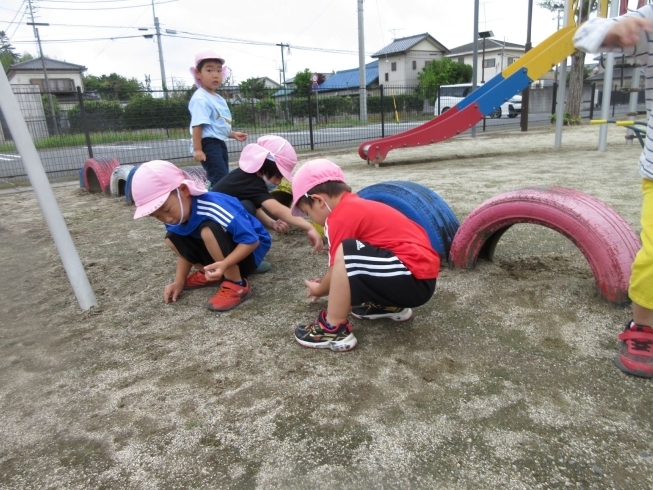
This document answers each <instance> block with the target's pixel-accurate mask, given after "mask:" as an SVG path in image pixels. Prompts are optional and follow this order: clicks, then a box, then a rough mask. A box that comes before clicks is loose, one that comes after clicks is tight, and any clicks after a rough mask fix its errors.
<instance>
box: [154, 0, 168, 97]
mask: <svg viewBox="0 0 653 490" xmlns="http://www.w3.org/2000/svg"><path fill="white" fill-rule="evenodd" d="M152 16H153V17H154V28H155V29H156V42H157V44H158V45H159V66H160V67H161V88H162V89H163V94H164V96H165V98H166V99H167V98H168V87H166V70H165V68H164V66H163V48H162V47H161V29H160V28H159V18H158V17H157V16H156V12H155V11H154V0H152Z"/></svg>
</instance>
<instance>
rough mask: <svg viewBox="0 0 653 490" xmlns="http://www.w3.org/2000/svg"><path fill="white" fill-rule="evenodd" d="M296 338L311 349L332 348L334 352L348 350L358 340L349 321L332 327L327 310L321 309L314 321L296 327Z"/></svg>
mask: <svg viewBox="0 0 653 490" xmlns="http://www.w3.org/2000/svg"><path fill="white" fill-rule="evenodd" d="M295 340H296V341H297V342H299V343H300V344H301V345H303V346H304V347H310V348H311V349H331V350H332V351H334V352H346V351H348V350H352V349H353V348H354V347H356V344H357V343H358V341H357V340H356V337H354V334H353V333H352V328H351V325H350V324H349V321H347V320H345V321H344V322H342V323H340V324H338V325H336V326H335V327H330V326H329V323H328V322H327V319H326V310H322V311H320V314H319V315H318V316H317V318H316V319H315V321H314V322H313V323H310V324H308V325H300V326H298V327H297V328H296V329H295Z"/></svg>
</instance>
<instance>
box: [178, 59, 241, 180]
mask: <svg viewBox="0 0 653 490" xmlns="http://www.w3.org/2000/svg"><path fill="white" fill-rule="evenodd" d="M223 65H224V59H223V58H221V57H220V56H218V55H217V54H216V53H215V52H213V51H202V52H201V53H197V54H196V55H195V65H194V66H192V67H191V68H190V71H191V73H192V74H193V78H194V79H195V85H196V86H197V90H196V91H195V93H194V94H193V96H192V97H191V99H190V102H189V103H188V110H189V111H190V116H191V121H190V134H191V137H192V141H193V143H192V146H191V153H192V154H193V158H194V159H195V161H196V162H200V163H201V164H202V167H204V170H206V177H207V178H208V180H209V182H210V183H211V185H213V184H215V183H217V182H218V181H219V180H220V179H221V178H222V177H224V176H225V175H227V174H228V173H229V153H228V151H227V144H226V143H225V141H226V140H227V139H229V138H233V139H235V140H237V141H245V140H246V139H247V133H241V132H238V131H232V129H231V122H232V120H231V111H230V110H229V106H228V105H227V102H226V101H225V100H224V99H223V98H222V97H221V96H220V95H219V94H217V93H216V90H218V88H219V87H220V85H222V81H223V74H224V71H226V68H227V67H226V66H223Z"/></svg>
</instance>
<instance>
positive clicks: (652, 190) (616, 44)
mask: <svg viewBox="0 0 653 490" xmlns="http://www.w3.org/2000/svg"><path fill="white" fill-rule="evenodd" d="M651 33H653V5H646V6H644V7H642V8H640V9H639V10H636V11H635V12H630V13H628V14H626V15H622V16H620V17H617V18H616V19H602V18H595V19H592V20H590V21H588V22H586V23H585V24H583V25H582V26H581V27H580V28H579V29H578V31H577V32H576V35H575V36H574V44H575V45H576V47H577V48H578V49H580V50H582V51H586V52H588V53H596V52H599V51H615V52H618V53H624V54H625V55H626V56H632V57H634V60H635V62H636V63H637V64H639V65H640V66H644V67H646V68H645V79H646V112H647V113H648V128H649V129H651V128H653V117H652V116H651V100H653V99H652V98H653V65H652V64H651V63H653V39H651ZM646 136H647V138H646V144H645V146H644V148H643V150H642V154H641V156H640V157H639V173H640V175H641V176H642V197H643V200H642V216H641V223H642V234H641V239H642V248H641V249H640V250H639V252H638V253H637V256H636V257H635V261H634V262H633V266H632V273H631V276H630V286H629V288H628V295H629V296H630V299H631V300H632V302H633V319H632V320H630V321H628V323H627V324H626V328H625V330H624V331H623V332H622V333H621V334H619V340H620V341H621V344H620V348H619V352H618V354H617V356H616V358H615V362H616V364H617V367H618V368H619V369H621V370H622V371H624V372H626V373H628V374H632V375H635V376H641V377H644V378H653V140H652V139H651V132H650V131H648V130H647V135H646Z"/></svg>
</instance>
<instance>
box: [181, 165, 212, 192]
mask: <svg viewBox="0 0 653 490" xmlns="http://www.w3.org/2000/svg"><path fill="white" fill-rule="evenodd" d="M179 168H180V169H181V171H182V172H183V173H184V175H185V176H186V178H187V179H188V180H192V181H193V182H195V183H196V184H197V185H198V186H200V187H201V188H203V189H208V187H209V179H207V178H206V170H204V167H202V166H201V165H193V166H190V167H179Z"/></svg>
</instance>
